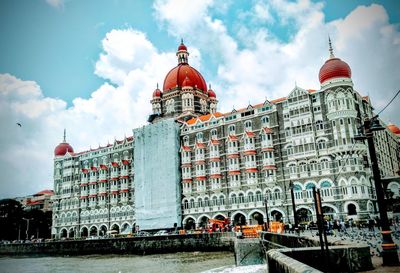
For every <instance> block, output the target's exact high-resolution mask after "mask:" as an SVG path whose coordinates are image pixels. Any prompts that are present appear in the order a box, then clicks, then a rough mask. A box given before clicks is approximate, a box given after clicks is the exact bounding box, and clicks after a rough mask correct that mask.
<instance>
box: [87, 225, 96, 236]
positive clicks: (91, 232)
mask: <svg viewBox="0 0 400 273" xmlns="http://www.w3.org/2000/svg"><path fill="white" fill-rule="evenodd" d="M89 235H90V236H97V227H95V226H93V227H91V228H90V233H89Z"/></svg>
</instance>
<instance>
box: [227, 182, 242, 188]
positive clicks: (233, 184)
mask: <svg viewBox="0 0 400 273" xmlns="http://www.w3.org/2000/svg"><path fill="white" fill-rule="evenodd" d="M229 187H231V188H239V187H240V181H230V182H229Z"/></svg>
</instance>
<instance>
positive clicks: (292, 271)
mask: <svg viewBox="0 0 400 273" xmlns="http://www.w3.org/2000/svg"><path fill="white" fill-rule="evenodd" d="M267 261H268V272H271V273H272V272H273V273H280V272H282V273H322V271H319V270H317V269H315V268H313V267H311V266H308V265H306V264H304V263H301V262H299V261H297V260H295V259H293V258H291V257H289V256H287V255H285V254H284V253H281V250H275V249H272V250H269V251H267Z"/></svg>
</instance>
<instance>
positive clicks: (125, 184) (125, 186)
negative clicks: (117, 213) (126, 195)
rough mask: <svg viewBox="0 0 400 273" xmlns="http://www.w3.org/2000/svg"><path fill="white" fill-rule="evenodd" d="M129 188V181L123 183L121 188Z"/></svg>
mask: <svg viewBox="0 0 400 273" xmlns="http://www.w3.org/2000/svg"><path fill="white" fill-rule="evenodd" d="M127 189H128V183H127V182H126V183H121V190H127Z"/></svg>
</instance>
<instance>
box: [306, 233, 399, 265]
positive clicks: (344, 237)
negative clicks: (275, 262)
mask: <svg viewBox="0 0 400 273" xmlns="http://www.w3.org/2000/svg"><path fill="white" fill-rule="evenodd" d="M301 235H303V236H309V237H313V238H314V239H315V238H318V236H317V234H316V232H315V231H313V232H310V231H306V232H304V233H302V234H301ZM392 238H393V241H394V242H395V243H396V244H397V246H398V247H400V230H397V231H393V233H392ZM328 241H330V242H334V241H342V242H346V243H347V244H352V243H366V244H367V245H369V247H370V249H371V258H372V264H373V266H374V270H372V271H367V272H389V273H391V272H393V273H394V272H396V273H399V272H400V266H393V267H390V266H382V258H381V252H382V247H381V243H382V236H381V233H380V231H379V230H378V229H375V231H374V232H370V231H368V229H357V228H354V229H353V230H351V229H347V231H346V232H337V233H336V234H335V235H329V236H328ZM399 250H400V249H399V248H398V252H397V253H398V254H399V259H400V251H399Z"/></svg>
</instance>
